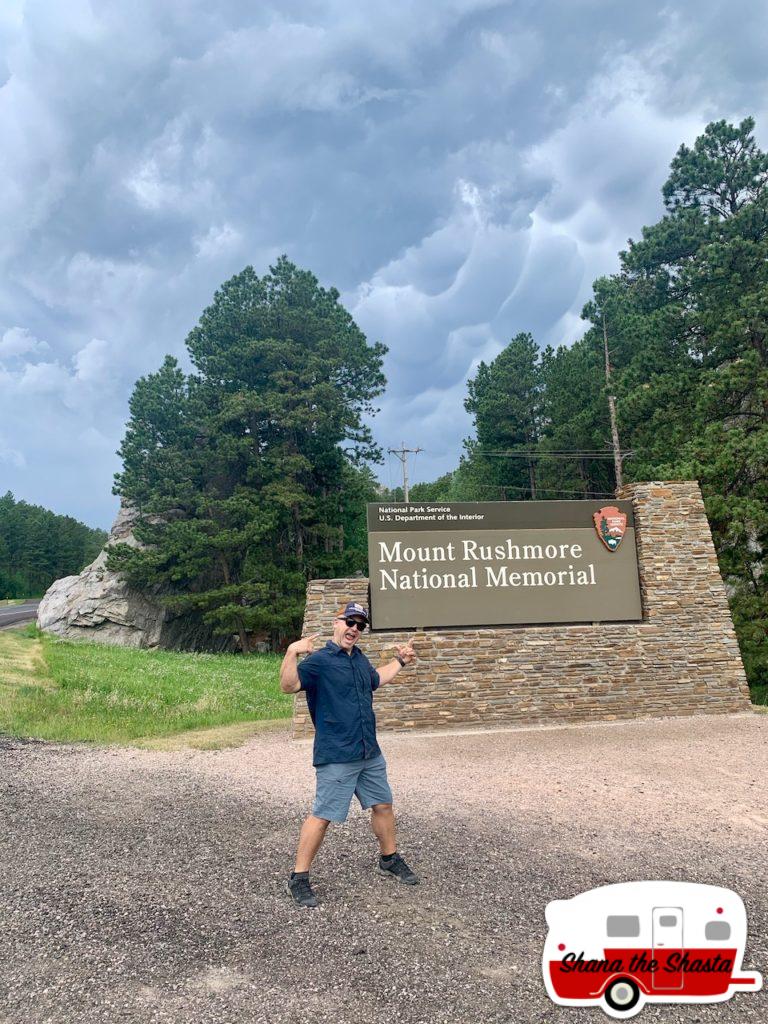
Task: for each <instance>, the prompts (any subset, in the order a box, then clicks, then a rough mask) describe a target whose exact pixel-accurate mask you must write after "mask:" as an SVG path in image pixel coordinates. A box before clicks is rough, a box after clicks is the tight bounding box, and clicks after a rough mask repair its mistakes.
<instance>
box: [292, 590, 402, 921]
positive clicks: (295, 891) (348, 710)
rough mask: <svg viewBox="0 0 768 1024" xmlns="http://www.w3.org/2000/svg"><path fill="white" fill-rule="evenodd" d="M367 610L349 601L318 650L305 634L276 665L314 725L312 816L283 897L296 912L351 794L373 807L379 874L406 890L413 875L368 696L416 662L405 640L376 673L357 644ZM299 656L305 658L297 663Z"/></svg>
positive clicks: (309, 902)
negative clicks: (398, 836)
mask: <svg viewBox="0 0 768 1024" xmlns="http://www.w3.org/2000/svg"><path fill="white" fill-rule="evenodd" d="M368 621H369V620H368V609H367V608H365V607H364V606H363V605H361V604H357V603H356V602H354V601H352V602H350V603H349V604H347V605H345V606H344V607H343V608H340V609H339V613H338V615H337V616H336V617H335V619H334V620H333V640H329V641H328V643H327V644H326V645H325V647H323V648H321V649H320V650H318V651H315V649H314V642H315V640H316V639H317V638H318V637H319V636H320V634H319V633H315V634H314V636H308V637H304V638H303V639H302V640H296V641H295V642H294V643H292V644H291V645H290V647H289V648H288V650H287V651H286V653H285V657H284V658H283V663H282V665H281V666H280V689H281V690H282V691H283V693H296V691H297V690H305V691H306V694H307V705H308V706H309V713H310V715H311V717H312V722H313V724H314V726H315V746H314V755H313V758H312V763H313V764H314V766H315V771H316V773H317V791H316V794H315V801H314V803H313V805H312V813H311V814H310V815H309V817H308V818H307V819H306V821H305V822H304V824H303V825H302V828H301V835H300V837H299V848H298V851H297V853H296V864H295V867H294V870H293V872H292V874H291V877H290V880H289V882H288V892H289V893H290V894H291V896H293V898H294V900H295V901H296V903H297V904H298V905H299V906H300V907H316V906H317V899H316V897H315V894H314V892H313V891H312V887H311V885H310V884H309V869H310V866H311V864H312V861H313V859H314V857H315V854H316V853H317V851H318V850H319V849H320V845H321V843H322V841H323V839H324V838H325V833H326V831H327V829H328V825H329V824H330V822H332V821H338V822H342V821H345V820H346V817H347V813H348V811H349V805H350V803H351V802H352V796H353V795H354V796H356V797H357V799H358V800H359V801H360V806H361V807H362V808H363V810H368V809H369V808H370V810H371V828H372V829H373V832H374V834H375V836H376V838H377V839H378V841H379V849H380V854H381V855H380V857H379V871H380V873H381V874H382V875H384V876H386V877H389V878H396V879H398V881H400V882H404V883H405V884H406V885H416V884H417V883H418V881H419V879H418V877H417V876H416V875H415V874H414V873H413V871H411V869H410V868H409V867H408V865H407V864H406V863H405V861H404V860H403V858H402V857H401V856H400V854H399V853H398V852H397V844H396V842H395V815H394V812H393V810H392V790H391V789H390V788H389V782H388V781H387V766H386V761H385V760H384V755H383V754H382V753H381V750H380V749H379V745H378V743H377V742H376V718H375V716H374V714H373V691H374V690H376V689H377V688H378V687H379V686H380V685H381V686H385V685H386V684H387V683H391V682H392V680H393V679H394V678H395V676H396V675H397V674H398V672H399V671H400V670H401V669H402V668H404V667H405V666H406V665H410V664H411V663H412V662H413V661H415V660H416V652H415V651H414V649H413V646H412V644H411V643H408V644H403V645H401V646H398V647H397V649H396V650H397V653H396V655H395V657H394V658H393V659H392V661H390V662H389V663H388V664H386V665H382V666H380V667H379V668H378V669H375V668H374V667H373V665H371V663H370V661H369V660H368V659H367V658H366V656H365V655H364V654H363V652H362V651H361V650H360V649H359V648H358V646H357V641H358V640H359V639H360V635H361V633H362V632H363V631H364V630H365V627H366V626H367V625H368ZM300 654H308V655H309V657H308V658H305V659H304V661H302V662H301V663H300V664H299V663H297V658H298V656H299V655H300Z"/></svg>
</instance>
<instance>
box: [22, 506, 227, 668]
mask: <svg viewBox="0 0 768 1024" xmlns="http://www.w3.org/2000/svg"><path fill="white" fill-rule="evenodd" d="M135 523H136V512H135V510H134V509H133V508H131V507H130V506H128V505H122V506H121V508H120V511H119V512H118V514H117V518H116V519H115V522H114V524H113V526H112V529H111V530H110V533H109V537H108V538H107V543H106V544H105V545H104V548H103V549H102V550H101V552H100V553H99V555H98V557H97V558H96V559H95V560H94V561H93V562H91V564H90V565H87V566H86V567H85V569H83V571H82V572H81V573H80V574H79V575H78V576H64V577H63V578H62V579H60V580H56V581H55V582H54V583H53V584H52V585H51V586H50V587H49V588H48V590H47V591H46V593H45V596H44V597H43V599H42V601H41V602H40V606H39V608H38V611H37V624H38V626H39V628H40V629H42V630H43V631H45V632H46V633H53V634H55V635H56V636H60V637H62V638H64V639H67V640H75V639H77V640H92V641H96V642H98V643H105V644H116V645H118V646H121V647H162V648H167V649H169V650H188V651H201V650H205V651H221V650H234V649H236V646H237V645H236V643H235V641H234V639H233V638H230V637H226V636H225V637H221V636H215V635H214V634H213V633H212V632H211V630H210V629H208V628H207V627H205V626H201V625H200V623H199V622H196V621H194V620H192V619H191V618H190V617H188V616H185V615H173V614H172V613H171V612H169V611H168V610H167V609H166V608H164V607H163V605H162V603H161V601H160V599H159V595H160V591H159V590H154V591H143V590H138V589H136V588H135V587H131V586H129V585H128V584H127V583H126V582H125V581H124V580H122V579H121V578H120V576H118V574H117V573H115V572H112V571H111V570H109V569H107V567H106V562H107V548H108V547H109V546H110V545H112V544H117V543H121V544H130V545H131V546H133V547H141V543H140V542H139V541H138V540H137V539H136V537H135V536H134V534H133V529H134V526H135Z"/></svg>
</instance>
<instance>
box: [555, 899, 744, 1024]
mask: <svg viewBox="0 0 768 1024" xmlns="http://www.w3.org/2000/svg"><path fill="white" fill-rule="evenodd" d="M545 916H546V920H547V926H548V929H549V930H548V933H547V939H546V942H545V944H544V961H543V972H544V983H545V985H546V988H547V992H548V993H549V996H550V998H551V999H552V1000H553V1001H554V1002H555V1003H559V1004H560V1005H562V1006H585V1005H599V1006H601V1007H602V1009H603V1010H605V1012H606V1013H607V1014H608V1015H609V1016H611V1017H617V1018H629V1017H633V1016H634V1015H635V1014H636V1013H639V1012H640V1010H641V1009H642V1008H643V1006H644V1005H645V1004H646V1003H717V1002H722V1001H724V1000H726V999H730V998H731V996H732V995H733V994H734V992H744V991H746V992H757V991H759V990H760V989H761V988H762V984H763V979H762V976H761V975H760V974H759V973H758V972H756V971H742V969H741V961H742V957H743V956H744V946H745V943H746V940H747V913H746V910H745V909H744V903H743V901H742V899H741V897H740V896H738V895H737V894H736V893H735V892H732V891H731V890H730V889H723V888H720V887H719V886H714V885H699V884H697V883H693V882H671V881H664V882H662V881H658V882H654V881H647V882H623V883H620V884H618V885H605V886H602V887H600V888H599V889H591V890H589V891H588V892H584V893H581V894H580V895H578V896H574V897H573V899H569V900H554V901H553V902H551V903H550V904H548V906H547V909H546V912H545Z"/></svg>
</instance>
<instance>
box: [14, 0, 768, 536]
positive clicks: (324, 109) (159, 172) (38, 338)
mask: <svg viewBox="0 0 768 1024" xmlns="http://www.w3.org/2000/svg"><path fill="white" fill-rule="evenodd" d="M249 8H252V9H249ZM767 42H768V14H767V13H766V8H765V7H764V6H763V5H754V4H750V3H741V2H738V0H736V2H734V3H731V4H730V5H729V18H728V22H727V25H724V24H723V19H722V5H721V4H716V3H714V2H703V3H701V2H700V3H696V4H695V5H694V4H693V3H686V4H683V3H671V4H663V5H662V4H659V5H656V4H647V5H639V9H638V10H634V11H632V10H630V9H629V8H628V7H627V6H626V5H623V4H615V3H605V2H598V0H560V2H559V3H553V2H546V0H544V2H538V3H536V4H533V3H519V2H517V3H502V2H491V0H486V2H481V0H453V2H444V3H432V4H429V3H426V4H425V3H416V2H410V3H405V2H396V0H393V2H390V3H388V4H373V3H368V2H361V3H356V4H350V3H346V2H344V3H342V2H340V0H337V2H333V0H324V2H323V0H321V2H319V3H318V2H309V0H307V2H298V0H293V2H292V0H288V2H283V3H280V4H279V5H278V4H274V5H269V4H260V5H247V4H243V3H241V2H240V0H229V2H228V0H218V2H216V3H213V4H211V3H210V2H202V0H166V2H165V3H163V4H157V3H152V2H149V0H134V2H132V3H131V4H128V3H127V2H126V0H120V2H114V0H113V2H109V0H106V2H101V3H98V4H97V3H89V2H87V0H70V2H69V3H67V4H66V5H62V4H58V3H56V2H54V0H47V2H43V0H29V2H22V0H6V2H5V3H4V4H3V6H2V8H0V139H2V146H1V147H0V182H1V183H2V187H1V188H0V214H1V219H0V223H1V224H2V232H0V263H1V265H2V273H1V274H0V493H2V492H4V491H5V490H7V489H9V488H10V489H11V490H12V491H13V492H14V494H15V496H16V497H17V498H23V499H25V500H27V501H32V502H36V503H40V504H42V505H45V506H47V507H49V508H52V509H54V510H55V511H57V512H61V513H68V514H71V515H74V516H76V517H78V518H80V519H83V520H84V521H86V522H88V523H89V524H91V525H100V526H105V527H106V526H109V524H110V522H111V520H112V518H113V516H114V512H115V511H116V507H117V499H116V498H115V497H114V496H113V495H112V494H111V482H112V475H113V473H114V472H115V470H116V469H118V468H119V466H118V459H117V456H116V454H115V452H116V449H117V447H118V445H119V443H120V439H121V436H122V433H123V428H124V424H125V420H126V416H127V400H128V396H129V395H130V391H131V388H132V386H133V383H134V381H135V380H136V378H137V377H138V376H139V375H141V374H144V373H147V372H151V371H153V370H154V369H156V368H157V367H158V366H159V365H160V363H161V361H162V358H163V356H164V354H165V353H166V352H171V353H173V354H175V355H177V356H179V357H180V358H181V359H182V361H183V362H184V363H185V365H186V357H185V351H184V339H185V337H186V334H187V332H188V331H189V329H190V328H191V327H192V326H193V325H194V324H195V322H196V320H197V318H198V317H199V315H200V312H201V311H202V309H203V308H204V307H205V306H206V305H207V304H208V303H209V302H210V300H211V298H212V295H213V292H214V290H215V289H216V287H217V286H218V285H219V284H220V283H221V282H222V281H223V280H225V279H226V278H227V277H229V276H231V275H232V274H233V273H235V272H237V271H239V270H240V269H242V267H243V266H245V265H246V264H249V263H250V264H252V265H253V266H254V267H255V268H256V271H257V273H263V272H265V271H266V270H267V268H268V266H269V264H270V262H273V261H274V259H275V258H276V257H277V256H279V255H280V254H281V253H286V254H287V255H288V256H289V258H290V259H292V260H293V261H294V262H296V263H297V264H299V265H300V266H303V267H307V268H309V269H311V270H312V271H314V273H315V274H316V275H317V276H318V277H319V278H320V280H321V282H322V283H323V284H325V285H335V286H336V287H338V288H339V289H340V291H341V292H342V296H343V300H344V302H345V304H346V305H347V306H348V308H349V309H350V310H351V312H352V313H353V315H354V316H355V317H356V319H357V320H358V322H359V324H360V326H361V327H362V328H363V330H364V331H365V332H366V334H367V335H368V337H369V339H370V340H371V341H374V340H381V341H384V342H385V343H386V344H387V345H388V346H389V355H388V357H387V363H386V372H387V377H388V380H389V386H388V390H387V393H386V395H384V396H383V397H382V399H381V400H380V402H379V403H378V404H379V405H380V409H381V411H380V413H379V415H378V416H377V417H376V419H375V421H374V430H375V434H376V437H377V439H378V441H379V442H380V443H381V444H382V445H383V446H384V447H385V448H386V447H388V446H394V445H396V444H399V442H400V441H402V440H405V441H406V442H407V443H408V444H409V445H411V446H412V447H414V446H416V445H419V446H421V447H422V448H423V449H425V451H424V453H423V454H421V455H420V456H419V458H418V462H417V465H416V479H419V478H421V479H431V478H433V477H435V476H436V475H438V474H439V473H442V472H445V471H446V470H448V469H450V468H452V467H453V466H455V465H456V462H457V460H458V454H459V450H460V444H461V439H462V438H463V437H464V436H466V435H467V433H468V432H469V421H468V417H467V416H466V414H465V413H464V410H463V406H462V401H463V398H464V394H465V382H466V379H467V376H468V375H469V374H471V373H472V372H473V370H474V368H475V367H476V365H477V363H478V362H479V360H480V359H489V358H493V356H494V355H495V354H496V353H497V352H498V351H499V350H500V349H501V348H502V347H503V345H504V344H505V343H506V342H507V341H508V340H509V338H510V337H511V336H512V335H513V334H515V333H516V332H518V331H521V330H526V331H531V332H532V333H533V334H534V336H535V338H536V340H537V341H538V342H539V343H540V344H542V345H544V344H547V343H551V344H569V343H571V342H572V341H573V340H575V339H576V338H577V337H578V336H579V335H580V333H581V332H582V331H583V329H584V325H583V323H582V322H581V321H580V319H579V313H580V311H581V308H582V306H583V304H584V302H585V301H586V300H587V298H588V297H589V293H590V287H591V284H592V281H593V280H594V279H595V278H596V277H597V276H599V275H600V274H604V273H610V272H612V271H614V270H615V269H616V267H617V265H618V260H617V252H618V250H619V249H621V248H623V247H624V246H625V244H626V241H627V238H628V237H629V236H633V237H637V235H639V233H640V230H641V228H642V225H643V224H646V223H651V222H652V221H654V220H655V219H657V218H658V216H659V215H660V213H661V198H660V189H661V184H662V183H663V181H664V179H665V177H666V172H667V168H668V165H669V162H670V160H671V158H672V156H673V155H674V153H675V150H676V149H677V147H678V146H679V144H680V143H681V142H683V141H685V142H688V143H690V142H692V141H693V139H694V138H695V137H696V135H697V134H698V133H699V132H700V131H701V129H702V128H703V127H704V125H705V124H706V123H707V122H708V121H710V120H713V119H717V118H720V117H725V118H728V119H730V120H738V119H741V118H742V117H744V116H746V115H747V114H752V115H754V116H755V117H756V119H757V135H758V139H759V140H760V141H761V142H762V144H763V145H764V146H765V144H766V138H767V137H768V136H767V135H766V130H767V128H768V119H767V118H766V113H767V111H766V106H767V105H768V104H766V89H765V84H766V76H767V71H766V68H768V65H767V64H766V61H765V57H764V55H765V49H766V43H767ZM397 465H398V466H399V464H397ZM381 478H382V480H383V481H384V482H385V483H390V482H396V480H397V471H396V466H394V465H391V466H384V467H383V468H382V470H381Z"/></svg>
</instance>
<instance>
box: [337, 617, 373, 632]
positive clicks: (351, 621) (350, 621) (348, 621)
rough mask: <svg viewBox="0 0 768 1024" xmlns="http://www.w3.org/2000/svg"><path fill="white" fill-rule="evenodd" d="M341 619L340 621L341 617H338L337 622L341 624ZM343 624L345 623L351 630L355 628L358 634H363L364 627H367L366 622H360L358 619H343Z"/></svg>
mask: <svg viewBox="0 0 768 1024" xmlns="http://www.w3.org/2000/svg"><path fill="white" fill-rule="evenodd" d="M341 619H342V616H341V615H340V616H339V622H341ZM344 622H346V624H347V625H348V626H349V628H350V629H352V627H353V626H357V630H358V632H359V633H364V632H365V627H366V626H367V623H366V622H361V621H360V620H359V619H353V618H349V619H344Z"/></svg>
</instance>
